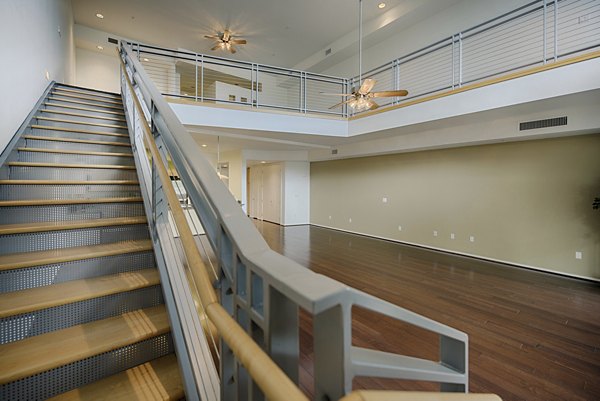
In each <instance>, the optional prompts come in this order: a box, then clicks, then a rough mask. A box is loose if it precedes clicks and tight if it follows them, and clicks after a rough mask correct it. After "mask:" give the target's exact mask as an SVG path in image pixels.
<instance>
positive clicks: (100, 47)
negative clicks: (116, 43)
mask: <svg viewBox="0 0 600 401" xmlns="http://www.w3.org/2000/svg"><path fill="white" fill-rule="evenodd" d="M96 49H98V50H104V47H102V46H100V45H98V46H96Z"/></svg>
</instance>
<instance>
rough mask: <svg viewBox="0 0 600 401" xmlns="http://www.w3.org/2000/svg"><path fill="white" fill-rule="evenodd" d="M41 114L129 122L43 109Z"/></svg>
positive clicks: (114, 118) (120, 120)
mask: <svg viewBox="0 0 600 401" xmlns="http://www.w3.org/2000/svg"><path fill="white" fill-rule="evenodd" d="M40 112H41V113H50V114H60V115H61V116H72V117H83V118H94V119H97V120H107V121H118V122H123V123H125V122H127V121H126V120H125V119H124V118H116V117H103V116H94V115H91V114H81V113H72V112H68V111H60V110H49V109H41V110H40Z"/></svg>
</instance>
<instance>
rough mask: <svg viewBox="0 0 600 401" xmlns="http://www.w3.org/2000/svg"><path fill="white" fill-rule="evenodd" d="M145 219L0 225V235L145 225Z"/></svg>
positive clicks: (128, 218)
mask: <svg viewBox="0 0 600 401" xmlns="http://www.w3.org/2000/svg"><path fill="white" fill-rule="evenodd" d="M145 223H146V217H144V216H137V217H115V218H110V219H88V220H72V221H64V220H63V221H44V222H36V223H22V224H4V225H0V235H9V234H24V233H35V232H46V231H60V230H75V229H80V228H93V227H109V226H122V225H134V224H145Z"/></svg>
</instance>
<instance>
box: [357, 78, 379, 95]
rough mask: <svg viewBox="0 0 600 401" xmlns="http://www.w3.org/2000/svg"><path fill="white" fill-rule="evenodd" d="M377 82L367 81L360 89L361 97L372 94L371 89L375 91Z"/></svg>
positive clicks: (368, 79)
mask: <svg viewBox="0 0 600 401" xmlns="http://www.w3.org/2000/svg"><path fill="white" fill-rule="evenodd" d="M376 82H377V81H375V80H374V79H371V78H367V79H365V80H364V82H363V83H362V85H361V86H360V88H359V89H358V93H360V94H361V95H366V94H367V93H369V92H371V89H373V87H374V86H375V83H376Z"/></svg>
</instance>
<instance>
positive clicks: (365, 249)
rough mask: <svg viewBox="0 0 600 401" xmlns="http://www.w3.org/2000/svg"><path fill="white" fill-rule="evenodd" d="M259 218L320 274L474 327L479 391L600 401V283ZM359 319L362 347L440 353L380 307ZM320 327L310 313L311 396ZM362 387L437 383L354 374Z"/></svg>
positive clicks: (473, 362)
mask: <svg viewBox="0 0 600 401" xmlns="http://www.w3.org/2000/svg"><path fill="white" fill-rule="evenodd" d="M255 224H256V226H257V227H258V229H259V231H260V232H261V233H262V235H263V236H264V237H265V239H266V240H267V242H268V243H269V245H270V246H271V247H272V248H273V250H275V251H277V252H280V253H282V254H283V255H285V256H287V257H289V258H291V259H293V260H295V261H296V262H298V263H300V264H302V265H304V266H307V267H309V268H310V269H312V270H314V271H315V272H317V273H321V274H324V275H326V276H329V277H332V278H334V279H336V280H339V281H341V282H343V283H345V284H347V285H349V286H353V287H355V288H357V289H360V290H362V291H365V292H367V293H370V294H373V295H375V296H378V297H380V298H383V299H385V300H387V301H390V302H392V303H394V304H397V305H400V306H402V307H405V308H407V309H409V310H411V311H413V312H416V313H419V314H422V315H424V316H427V317H429V318H431V319H435V320H437V321H440V322H441V323H444V324H447V325H450V326H452V327H454V328H456V329H458V330H462V331H465V332H466V333H467V334H468V335H469V339H470V360H469V363H470V366H469V369H470V391H472V392H491V393H496V394H498V395H499V396H500V397H502V399H503V400H505V401H508V400H536V399H538V400H592V399H599V398H600V381H599V380H598V378H599V377H600V321H599V319H598V316H599V314H598V310H600V285H599V284H597V283H592V282H587V281H583V280H575V279H569V278H564V277H561V276H557V275H553V274H547V273H542V272H536V271H531V270H526V269H521V268H512V267H509V266H506V265H501V264H496V263H492V262H486V261H480V260H475V259H468V258H464V257H461V256H454V255H448V254H443V253H438V252H433V251H429V250H426V249H420V248H415V247H410V246H405V245H402V244H397V243H393V242H389V241H383V240H378V239H373V238H368V237H364V236H359V235H353V234H348V233H344V232H340V231H335V230H330V229H325V228H320V227H316V226H291V227H282V226H278V225H276V224H271V223H267V222H260V221H257V220H255ZM356 312H358V313H356ZM355 316H357V317H358V318H357V320H358V321H355V322H354V324H355V327H359V328H360V329H359V330H355V332H354V333H353V344H354V345H359V346H363V347H369V346H371V347H374V346H375V345H377V347H378V348H379V349H383V350H387V351H391V352H398V353H404V354H405V355H411V356H418V357H425V358H430V359H436V358H437V346H432V344H436V340H435V337H434V335H433V334H430V333H428V332H426V331H423V330H421V329H416V328H413V327H410V326H405V327H400V326H401V325H400V324H398V323H397V322H392V320H391V319H387V318H385V317H383V316H375V314H374V313H372V312H367V311H362V312H361V311H355ZM311 332H312V326H311V322H310V317H309V316H308V315H307V314H305V313H303V314H301V336H300V339H301V343H302V344H301V349H302V352H303V355H302V363H303V366H302V367H303V369H301V372H300V381H301V385H302V387H303V388H304V389H305V391H307V392H308V393H309V394H312V389H311V388H310V385H311V383H312V381H311V380H309V378H311V376H312V373H311V369H312V368H311V343H312V341H311ZM363 387H369V388H372V389H375V388H378V387H380V388H386V389H411V390H435V389H436V388H437V385H435V384H430V383H407V382H405V381H404V382H400V381H392V380H389V381H388V380H383V379H371V378H360V379H357V380H355V388H363Z"/></svg>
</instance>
